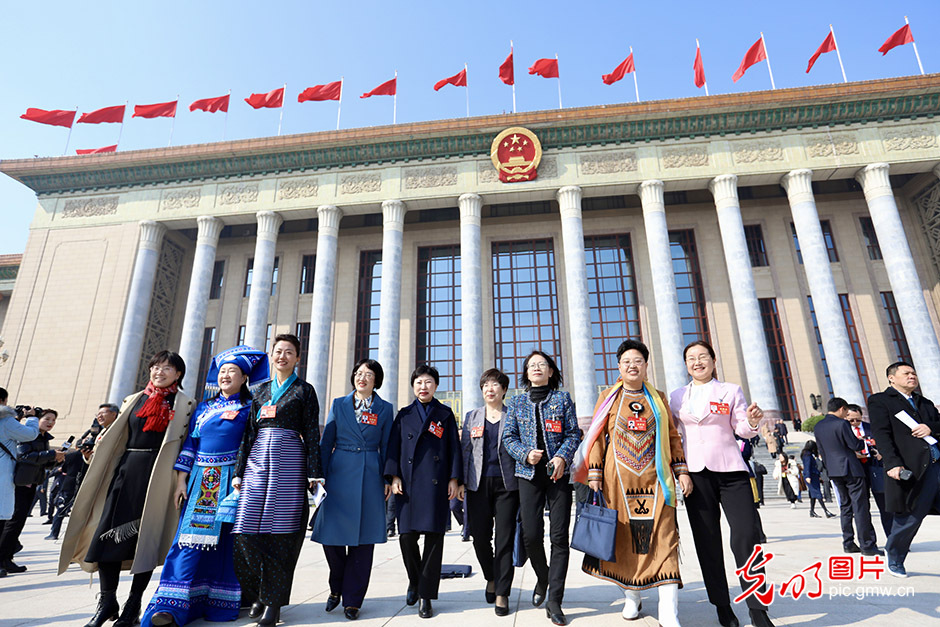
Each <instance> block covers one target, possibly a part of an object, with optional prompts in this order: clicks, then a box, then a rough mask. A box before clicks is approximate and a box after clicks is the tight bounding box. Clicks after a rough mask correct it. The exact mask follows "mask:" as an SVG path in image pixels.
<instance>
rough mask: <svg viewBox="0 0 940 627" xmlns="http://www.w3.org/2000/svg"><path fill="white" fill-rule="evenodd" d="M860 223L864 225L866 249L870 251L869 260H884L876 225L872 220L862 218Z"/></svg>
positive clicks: (863, 234) (863, 233) (863, 232)
mask: <svg viewBox="0 0 940 627" xmlns="http://www.w3.org/2000/svg"><path fill="white" fill-rule="evenodd" d="M858 221H859V222H860V223H861V225H862V238H863V239H864V240H865V248H867V249H868V258H869V259H871V260H872V261H879V260H881V259H884V257H882V255H881V246H880V245H879V244H878V234H877V233H875V225H874V224H873V223H872V221H871V218H869V217H861V218H859V219H858Z"/></svg>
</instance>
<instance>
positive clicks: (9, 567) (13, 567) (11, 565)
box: [0, 560, 26, 574]
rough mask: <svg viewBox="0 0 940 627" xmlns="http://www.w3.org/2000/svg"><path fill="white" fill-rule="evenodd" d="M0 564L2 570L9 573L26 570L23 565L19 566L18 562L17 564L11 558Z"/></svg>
mask: <svg viewBox="0 0 940 627" xmlns="http://www.w3.org/2000/svg"><path fill="white" fill-rule="evenodd" d="M0 566H3V570H5V571H7V572H8V573H10V574H16V573H25V572H26V567H25V566H21V565H20V564H17V563H16V562H14V561H13V560H7V561H5V562H3V564H0Z"/></svg>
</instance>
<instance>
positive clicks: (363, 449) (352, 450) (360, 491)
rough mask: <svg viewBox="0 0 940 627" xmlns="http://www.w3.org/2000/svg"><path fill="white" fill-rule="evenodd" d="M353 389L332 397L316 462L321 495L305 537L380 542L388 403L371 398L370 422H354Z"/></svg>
mask: <svg viewBox="0 0 940 627" xmlns="http://www.w3.org/2000/svg"><path fill="white" fill-rule="evenodd" d="M354 394H355V392H353V393H350V394H349V395H348V396H344V397H342V398H337V399H334V400H333V406H332V407H331V408H330V413H329V416H327V419H326V425H325V426H324V427H323V438H322V439H321V440H320V463H321V464H322V467H323V473H324V477H325V478H326V499H325V500H324V501H323V503H322V505H320V511H319V512H318V513H317V518H316V521H315V522H314V525H313V535H312V536H311V539H312V540H313V541H314V542H319V543H320V544H325V545H333V546H359V545H361V544H379V543H382V542H385V537H386V536H385V479H384V478H383V476H382V470H383V468H384V467H385V453H386V448H387V446H388V438H389V433H390V432H391V430H392V422H393V415H392V405H391V403H389V402H387V401H383V400H382V399H381V398H379V395H378V394H375V397H374V399H373V401H372V413H374V414H376V415H377V417H378V420H377V421H376V424H375V425H368V424H361V423H359V422H357V421H356V409H355V400H354V398H353V397H354Z"/></svg>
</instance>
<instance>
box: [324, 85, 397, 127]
mask: <svg viewBox="0 0 940 627" xmlns="http://www.w3.org/2000/svg"><path fill="white" fill-rule="evenodd" d="M344 80H346V77H345V76H340V77H339V105H338V106H337V107H336V130H337V131H338V130H339V114H340V112H341V111H342V110H343V81H344ZM395 87H396V89H395V91H398V89H397V87H398V85H395Z"/></svg>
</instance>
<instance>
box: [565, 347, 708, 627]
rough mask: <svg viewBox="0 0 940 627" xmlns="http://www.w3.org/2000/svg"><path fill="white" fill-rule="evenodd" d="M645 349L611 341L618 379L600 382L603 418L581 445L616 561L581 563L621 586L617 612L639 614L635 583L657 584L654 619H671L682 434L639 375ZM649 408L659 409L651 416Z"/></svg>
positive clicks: (682, 483)
mask: <svg viewBox="0 0 940 627" xmlns="http://www.w3.org/2000/svg"><path fill="white" fill-rule="evenodd" d="M648 359H649V349H647V348H646V346H645V345H644V344H643V343H641V342H637V341H635V340H627V341H626V342H624V343H623V344H621V345H620V348H618V349H617V360H618V362H619V368H620V381H619V382H618V383H617V384H616V385H615V386H614V388H611V389H608V390H605V391H604V393H603V394H601V398H600V399H599V400H598V403H597V407H595V413H597V411H598V409H600V407H601V406H602V405H603V404H604V401H605V400H606V399H607V398H608V396H609V395H610V394H611V393H613V394H615V396H614V398H613V402H611V403H610V404H609V409H608V412H607V424H606V427H605V428H604V429H603V430H602V431H601V434H600V436H599V437H598V438H597V439H596V441H595V442H594V443H593V445H592V446H591V447H590V449H589V450H588V451H587V463H588V468H589V470H588V485H589V486H590V487H591V489H592V490H600V491H602V492H603V494H604V499H605V500H606V501H607V506H608V507H610V508H612V509H616V510H617V519H618V522H619V523H620V524H619V525H618V526H617V544H616V558H617V559H616V561H615V562H605V561H603V560H599V559H597V558H595V557H592V556H590V555H585V556H584V563H583V564H582V567H581V569H582V570H583V571H584V572H586V573H587V574H589V575H592V576H594V577H597V578H598V579H604V580H606V581H610V582H613V583H615V584H617V585H618V586H620V587H621V588H623V590H624V596H625V604H624V609H623V617H624V618H626V619H628V620H629V619H634V618H637V617H638V616H639V610H640V591H641V590H648V589H650V588H655V587H658V588H659V623H660V624H661V625H663V626H664V627H679V621H678V618H677V615H676V613H677V611H678V600H679V599H678V590H679V587H681V586H682V580H681V578H680V577H679V529H678V526H677V523H676V507H675V505H676V501H675V499H676V483H677V481H676V479H675V478H674V476H675V477H676V478H677V479H678V485H679V488H680V489H681V490H682V492H683V494H688V493H689V492H691V490H692V482H691V480H690V479H689V475H688V470H687V469H686V465H685V455H684V454H683V452H682V441H681V440H680V438H679V432H678V431H677V430H676V427H675V425H674V423H673V420H672V415H671V414H670V412H669V401H668V399H667V398H666V396H665V395H664V394H663V393H662V392H660V391H659V390H656V389H654V388H653V387H652V386H650V385H649V384H647V383H645V381H646V371H647V365H648V363H647V362H648ZM657 414H659V417H658V418H657Z"/></svg>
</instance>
